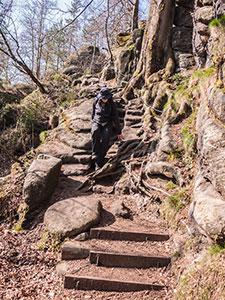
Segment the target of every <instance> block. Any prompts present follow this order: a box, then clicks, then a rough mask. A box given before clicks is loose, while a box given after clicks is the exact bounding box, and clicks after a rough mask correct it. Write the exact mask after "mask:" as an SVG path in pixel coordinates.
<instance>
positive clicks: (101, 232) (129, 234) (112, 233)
mask: <svg viewBox="0 0 225 300" xmlns="http://www.w3.org/2000/svg"><path fill="white" fill-rule="evenodd" d="M90 238H91V239H102V240H120V241H122V240H123V241H135V242H142V241H143V242H145V241H157V242H162V241H167V240H169V238H170V237H169V235H168V234H160V233H147V232H137V231H119V230H114V229H105V228H91V230H90Z"/></svg>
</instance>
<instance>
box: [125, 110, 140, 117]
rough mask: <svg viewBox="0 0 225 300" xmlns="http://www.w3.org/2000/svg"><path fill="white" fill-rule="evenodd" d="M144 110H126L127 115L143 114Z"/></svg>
mask: <svg viewBox="0 0 225 300" xmlns="http://www.w3.org/2000/svg"><path fill="white" fill-rule="evenodd" d="M142 114H143V113H142V111H141V110H137V109H128V110H126V115H131V116H142Z"/></svg>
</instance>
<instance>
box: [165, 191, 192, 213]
mask: <svg viewBox="0 0 225 300" xmlns="http://www.w3.org/2000/svg"><path fill="white" fill-rule="evenodd" d="M167 202H168V204H169V207H170V209H172V210H174V211H175V212H176V213H177V212H178V211H179V210H180V209H181V208H183V207H184V206H185V205H186V204H187V203H186V202H187V195H186V191H185V189H184V188H183V189H180V190H179V191H178V192H175V193H174V194H173V195H172V196H171V197H168V199H167Z"/></svg>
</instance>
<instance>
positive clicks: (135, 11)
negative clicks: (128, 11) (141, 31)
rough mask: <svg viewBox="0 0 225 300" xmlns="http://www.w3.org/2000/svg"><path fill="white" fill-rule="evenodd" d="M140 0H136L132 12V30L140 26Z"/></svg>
mask: <svg viewBox="0 0 225 300" xmlns="http://www.w3.org/2000/svg"><path fill="white" fill-rule="evenodd" d="M138 13H139V0H135V2H134V7H133V14H132V31H134V29H137V28H138Z"/></svg>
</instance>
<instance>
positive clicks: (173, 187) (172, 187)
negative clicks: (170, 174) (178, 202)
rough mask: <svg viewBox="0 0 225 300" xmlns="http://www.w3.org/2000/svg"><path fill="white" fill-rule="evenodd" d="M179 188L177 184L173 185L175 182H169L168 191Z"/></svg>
mask: <svg viewBox="0 0 225 300" xmlns="http://www.w3.org/2000/svg"><path fill="white" fill-rule="evenodd" d="M176 187H177V185H176V184H175V183H173V181H171V180H170V181H169V182H168V183H167V185H166V189H175V188H176Z"/></svg>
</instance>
